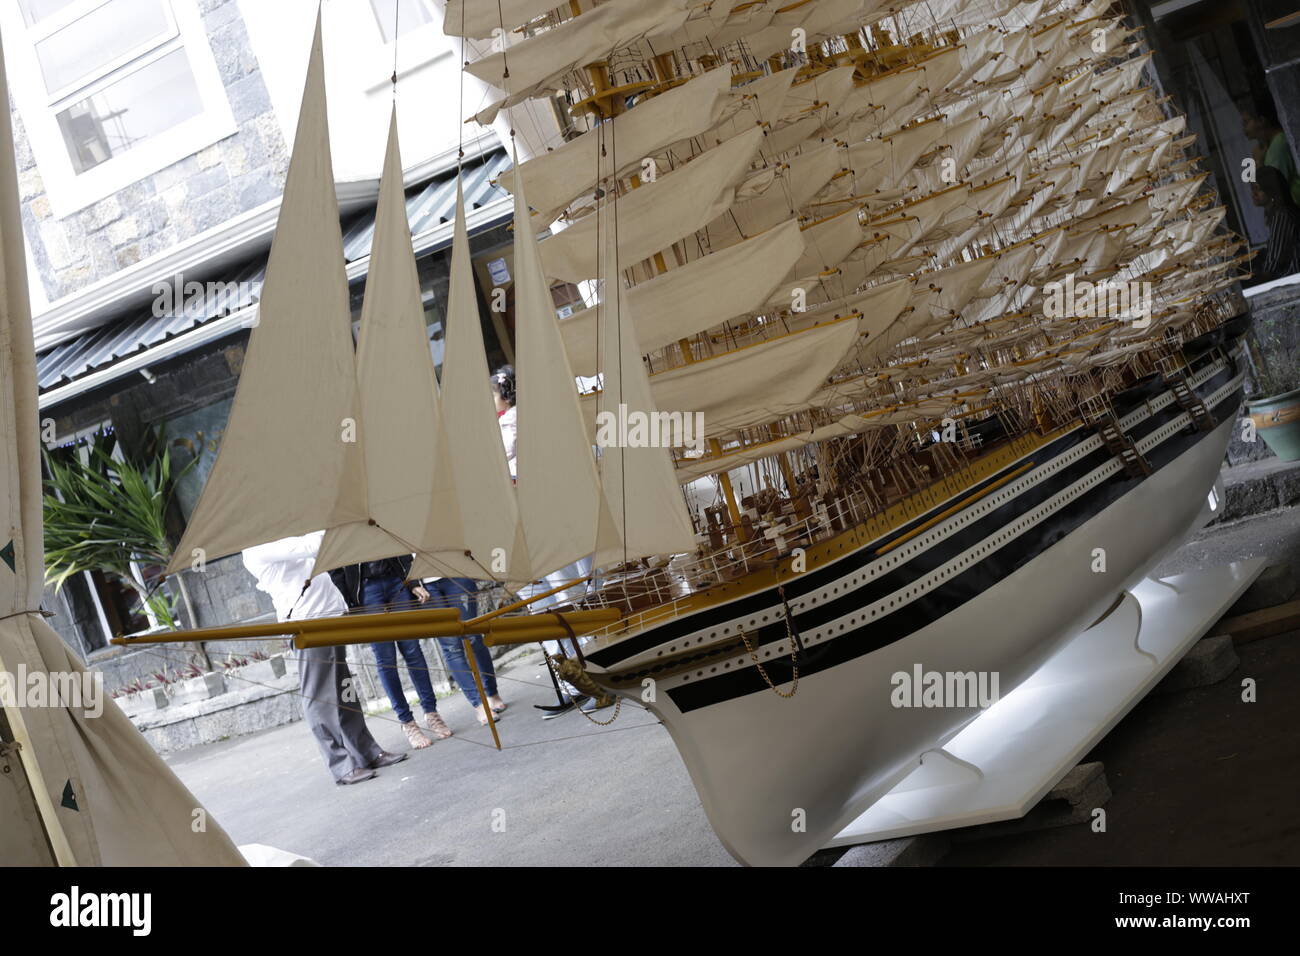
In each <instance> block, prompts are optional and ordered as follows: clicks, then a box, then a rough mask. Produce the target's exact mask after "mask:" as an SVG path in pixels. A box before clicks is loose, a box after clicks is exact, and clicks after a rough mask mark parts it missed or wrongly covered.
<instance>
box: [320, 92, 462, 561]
mask: <svg viewBox="0 0 1300 956" xmlns="http://www.w3.org/2000/svg"><path fill="white" fill-rule="evenodd" d="M356 368H357V389H358V392H359V394H360V402H359V405H360V413H361V414H360V420H359V425H360V427H359V432H360V444H361V449H362V453H363V455H364V458H365V464H366V512H367V514H366V520H363V521H354V522H349V523H347V524H342V525H333V526H331V525H327V526H326V532H325V538H324V540H323V541H322V542H321V547H320V552H319V553H318V554H317V557H316V567H315V571H316V573H320V572H322V571H328V570H329V569H331V568H337V567H341V566H343V565H345V564H356V563H358V562H360V561H373V560H376V559H378V558H386V557H391V556H393V555H397V554H410V553H413V552H420V553H421V554H425V553H428V552H433V551H453V552H455V553H459V552H461V551H463V550H464V547H465V544H464V537H465V533H464V528H463V526H462V524H461V520H460V514H461V512H460V506H459V504H458V502H457V500H456V488H455V485H454V483H453V481H452V476H451V463H450V455H449V452H448V447H447V442H446V435H445V432H444V428H443V420H442V408H441V407H440V403H439V401H438V383H437V380H436V378H435V376H434V368H433V356H432V355H431V354H430V351H429V336H428V331H427V328H426V326H425V320H424V306H423V305H422V304H421V301H420V276H419V272H418V270H417V267H416V264H415V250H414V248H413V247H412V244H411V228H410V225H409V223H408V221H407V218H406V197H405V191H404V189H403V183H402V156H401V152H400V150H399V148H398V143H397V108H396V107H395V106H394V108H393V111H392V114H391V116H390V118H389V125H388V145H387V150H386V152H385V154H384V172H383V176H382V177H381V179H380V184H379V205H378V208H377V209H376V212H375V230H374V240H373V242H372V244H371V247H370V271H369V272H368V273H367V275H366V290H365V300H364V303H363V305H362V307H361V333H360V337H359V340H358V343H357V357H356Z"/></svg>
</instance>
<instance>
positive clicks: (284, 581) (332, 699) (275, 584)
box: [243, 531, 407, 785]
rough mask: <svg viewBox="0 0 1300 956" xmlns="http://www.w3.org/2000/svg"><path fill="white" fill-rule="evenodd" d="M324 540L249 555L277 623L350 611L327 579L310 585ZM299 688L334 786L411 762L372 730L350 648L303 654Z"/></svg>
mask: <svg viewBox="0 0 1300 956" xmlns="http://www.w3.org/2000/svg"><path fill="white" fill-rule="evenodd" d="M324 535H325V532H323V531H317V532H315V533H314V534H305V535H301V536H299V537H296V538H282V539H281V540H279V541H272V542H270V543H268V544H261V545H258V546H257V547H255V548H248V549H246V550H245V551H244V553H243V560H244V567H245V568H247V569H248V572H249V573H250V574H252V575H253V577H254V578H256V579H257V587H258V589H259V590H262V591H265V592H266V593H267V594H269V595H270V596H271V603H272V604H274V605H275V615H276V619H277V620H280V621H287V620H290V619H292V620H295V621H301V620H303V619H304V618H313V617H331V616H334V615H338V614H343V613H345V612H346V611H347V604H346V603H345V602H344V600H343V595H342V594H340V593H339V589H338V588H337V587H335V586H334V582H333V581H331V580H330V576H329V575H328V574H318V575H316V577H314V578H311V580H310V583H308V577H309V575H310V574H311V569H312V565H314V564H315V563H316V552H317V551H318V550H320V543H321V539H322V538H323V537H324ZM298 684H299V693H300V694H301V696H302V707H303V714H304V716H305V717H306V718H307V725H308V726H309V727H310V728H311V732H312V735H313V736H314V737H315V738H316V743H317V744H319V746H320V751H321V756H323V757H324V758H325V764H326V766H328V767H329V771H330V774H331V775H333V777H334V782H335V783H337V784H340V785H346V784H353V783H360V782H361V781H362V780H369V779H370V778H371V777H373V776H374V775H375V771H376V770H377V769H379V768H381V767H389V766H392V765H393V764H395V763H399V762H400V761H402V760H405V759H406V756H407V755H406V754H393V753H388V752H387V751H385V750H384V749H383V748H382V747H380V746H379V744H378V742H376V740H375V738H374V737H373V736H371V734H370V731H369V729H367V727H366V719H365V717H364V716H363V715H362V713H361V704H360V701H359V699H358V695H357V692H356V689H355V685H354V684H353V680H352V674H351V672H350V671H349V670H348V663H347V654H346V648H344V647H310V648H305V649H303V650H301V651H299V652H298Z"/></svg>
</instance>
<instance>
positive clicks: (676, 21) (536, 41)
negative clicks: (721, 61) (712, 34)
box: [453, 0, 689, 126]
mask: <svg viewBox="0 0 1300 956" xmlns="http://www.w3.org/2000/svg"><path fill="white" fill-rule="evenodd" d="M453 2H454V0H453ZM687 4H688V0H609V2H608V3H603V4H601V5H600V6H598V7H595V8H594V9H592V10H588V11H586V12H585V13H583V14H581V15H580V16H576V17H574V18H573V19H571V20H566V21H565V22H564V23H562V24H560V25H559V26H557V27H555V28H553V29H550V30H547V31H545V32H543V33H538V34H536V35H534V36H531V37H529V38H528V39H526V40H523V41H521V42H519V43H516V44H513V45H511V46H509V47H508V48H506V49H505V50H502V51H498V52H496V53H492V54H490V55H488V56H485V57H483V58H482V59H481V60H476V61H475V62H473V63H471V64H469V65H468V66H467V67H465V70H466V72H468V73H470V74H471V75H473V76H476V77H478V78H479V79H480V80H483V81H484V82H485V83H490V84H492V86H494V87H496V88H497V89H499V90H501V91H503V92H504V93H506V96H505V97H503V98H502V99H500V100H497V101H496V102H494V103H493V104H492V105H490V106H489V107H487V108H486V109H483V110H480V111H479V112H478V113H477V114H476V116H475V118H476V119H477V120H478V121H479V122H480V123H482V124H483V125H485V126H486V125H488V124H490V123H491V122H492V120H493V119H495V118H496V114H497V113H498V112H499V111H500V110H501V109H503V108H504V107H507V106H513V105H515V104H516V103H521V102H523V101H524V100H526V99H528V98H529V97H531V96H535V95H537V94H538V93H539V92H542V91H544V90H548V89H555V88H557V84H558V82H559V81H560V79H561V78H562V77H563V76H564V75H565V74H566V73H568V72H570V71H571V70H575V69H577V68H578V67H581V66H586V65H588V64H590V63H596V62H599V61H602V60H604V59H605V58H606V57H608V56H609V55H610V54H611V53H613V52H614V51H616V50H618V49H619V48H620V47H623V46H626V45H627V44H629V43H631V42H632V41H633V40H636V39H638V38H640V37H646V38H648V39H653V38H654V36H655V35H656V34H658V33H660V32H665V31H668V32H670V31H673V30H676V29H677V28H678V27H680V26H681V25H682V24H683V23H685V22H686V17H687V15H688V12H689V11H688V9H687ZM507 68H508V69H509V75H508V76H507V75H506V70H507Z"/></svg>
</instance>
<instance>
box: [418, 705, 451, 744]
mask: <svg viewBox="0 0 1300 956" xmlns="http://www.w3.org/2000/svg"><path fill="white" fill-rule="evenodd" d="M424 722H425V723H426V724H428V725H429V729H430V730H431V731H433V735H434V736H435V737H437V738H438V739H439V740H446V739H447V738H448V737H450V736H451V728H450V727H448V726H447V722H446V721H445V720H443V719H442V714H439V713H436V712H435V713H432V714H425V715H424Z"/></svg>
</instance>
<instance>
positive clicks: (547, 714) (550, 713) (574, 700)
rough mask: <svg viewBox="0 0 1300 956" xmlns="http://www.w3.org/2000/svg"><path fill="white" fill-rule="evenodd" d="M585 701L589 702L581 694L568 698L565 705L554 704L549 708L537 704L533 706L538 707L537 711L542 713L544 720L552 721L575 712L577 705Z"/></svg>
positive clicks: (584, 695)
mask: <svg viewBox="0 0 1300 956" xmlns="http://www.w3.org/2000/svg"><path fill="white" fill-rule="evenodd" d="M585 700H587V695H586V694H579V695H578V696H577V697H569V698H567V699H566V700H565V701H564V703H563V704H552V705H550V706H549V707H543V706H541V705H537V704H534V705H533V706H535V707H537V709H538V710H540V711H541V712H542V720H552V719H553V718H555V717H559V716H560V715H561V714H566V713H568V712H569V711H571V710H573V708H574V706H575V705H581V704H582V702H583V701H585Z"/></svg>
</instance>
